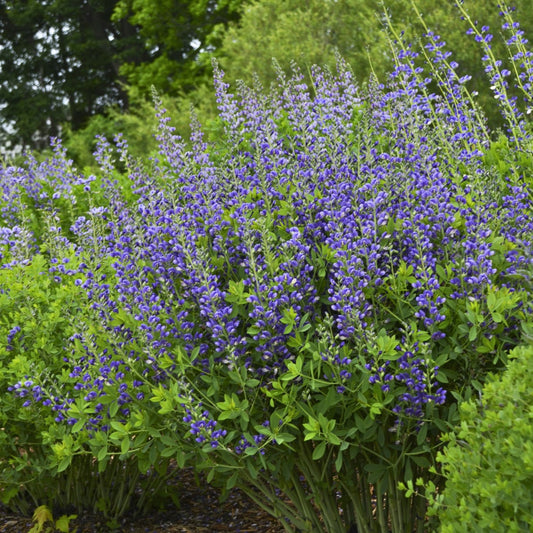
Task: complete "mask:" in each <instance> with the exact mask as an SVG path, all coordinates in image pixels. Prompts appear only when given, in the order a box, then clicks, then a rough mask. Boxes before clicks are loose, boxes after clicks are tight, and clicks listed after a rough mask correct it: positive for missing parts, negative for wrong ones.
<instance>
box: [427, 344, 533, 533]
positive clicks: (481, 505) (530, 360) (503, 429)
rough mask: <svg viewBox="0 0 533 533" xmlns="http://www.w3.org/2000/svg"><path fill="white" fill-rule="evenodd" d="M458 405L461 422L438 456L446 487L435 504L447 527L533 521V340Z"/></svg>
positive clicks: (457, 529)
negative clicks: (475, 394) (473, 396)
mask: <svg viewBox="0 0 533 533" xmlns="http://www.w3.org/2000/svg"><path fill="white" fill-rule="evenodd" d="M509 358H510V362H509V365H508V368H507V370H506V371H505V372H504V373H503V374H502V375H500V376H493V377H492V378H490V379H489V380H488V381H487V383H485V385H484V386H483V390H482V394H481V396H480V399H479V400H478V401H475V400H473V399H472V400H471V401H469V402H466V403H463V404H461V405H460V408H459V412H460V416H461V423H460V426H459V427H458V428H457V430H456V431H455V432H453V433H448V434H447V435H446V436H445V437H444V439H445V441H446V442H447V445H446V447H445V448H444V450H443V452H442V453H440V454H439V455H438V456H437V460H438V461H439V462H440V463H441V465H442V474H443V475H444V476H445V477H446V488H445V490H444V492H443V493H442V494H441V495H438V496H437V501H436V502H435V503H434V505H433V513H437V515H438V517H439V518H440V521H441V525H442V532H443V533H462V532H464V533H467V532H470V531H480V532H485V531H486V532H487V533H488V532H491V533H500V532H501V533H504V532H505V533H508V532H519V531H530V529H531V527H533V345H529V346H521V347H518V348H515V349H514V350H513V351H512V352H511V353H510V355H509Z"/></svg>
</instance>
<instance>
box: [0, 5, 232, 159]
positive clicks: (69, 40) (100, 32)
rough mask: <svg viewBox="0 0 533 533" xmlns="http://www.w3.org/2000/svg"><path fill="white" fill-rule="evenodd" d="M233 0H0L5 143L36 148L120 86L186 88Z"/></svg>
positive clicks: (121, 98) (80, 120) (121, 96)
mask: <svg viewBox="0 0 533 533" xmlns="http://www.w3.org/2000/svg"><path fill="white" fill-rule="evenodd" d="M240 3H241V0H223V1H220V2H215V1H213V0H195V1H192V2H191V1H189V0H164V1H159V0H83V1H79V0H0V42H1V43H2V46H1V48H0V101H1V102H2V103H3V108H1V115H2V119H3V121H2V126H1V128H0V135H1V136H2V137H3V140H4V142H5V140H6V139H11V140H12V141H13V142H15V143H18V144H22V145H25V146H27V145H29V146H32V147H37V148H39V147H43V146H45V145H47V143H48V138H49V137H50V136H51V135H57V134H58V133H59V132H60V126H61V124H63V123H66V122H68V123H69V124H70V126H71V128H72V129H74V130H76V129H78V128H80V127H82V126H84V125H85V124H86V122H87V119H88V118H89V117H91V116H94V115H95V114H97V113H101V112H103V111H104V110H105V109H107V108H108V107H109V106H112V105H114V106H118V107H119V108H121V109H127V107H128V92H127V90H126V87H125V86H126V84H130V85H132V86H133V87H134V88H135V87H136V88H138V89H139V90H140V91H141V92H144V93H146V92H147V91H148V89H149V87H150V85H151V84H155V85H156V86H157V87H158V89H159V90H161V91H164V92H166V93H168V94H178V93H179V92H184V91H187V90H190V88H191V87H193V86H194V85H195V83H196V80H197V79H199V78H201V77H205V75H206V69H205V66H204V67H202V65H199V64H197V61H196V56H197V52H198V50H199V49H200V47H201V48H202V49H209V47H211V48H212V47H214V46H216V44H217V42H218V40H219V38H218V37H217V35H218V34H219V33H220V27H221V26H223V25H224V24H225V23H226V22H228V21H229V20H236V18H237V15H238V13H237V7H238V5H239V4H240Z"/></svg>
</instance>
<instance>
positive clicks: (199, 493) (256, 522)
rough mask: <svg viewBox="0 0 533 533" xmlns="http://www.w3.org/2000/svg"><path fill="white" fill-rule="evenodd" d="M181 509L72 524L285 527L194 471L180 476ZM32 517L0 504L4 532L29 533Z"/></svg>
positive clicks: (184, 530) (193, 532)
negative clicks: (222, 494) (203, 480)
mask: <svg viewBox="0 0 533 533" xmlns="http://www.w3.org/2000/svg"><path fill="white" fill-rule="evenodd" d="M180 503H181V507H180V509H172V510H169V511H165V512H158V513H155V514H152V515H148V516H143V517H142V518H139V519H136V520H128V519H125V520H123V521H122V522H121V523H120V525H119V526H118V527H117V528H116V529H112V530H110V529H109V527H108V526H107V525H106V520H105V519H104V518H102V517H101V516H92V515H82V516H79V517H78V518H77V519H76V520H73V521H72V522H71V523H70V526H71V527H70V533H108V532H110V531H114V532H116V533H163V532H165V533H210V532H214V533H217V532H227V533H229V532H231V533H282V532H283V528H282V527H281V526H280V525H279V524H278V523H277V522H276V521H275V520H274V519H273V518H271V517H270V516H269V515H268V514H267V513H265V512H264V511H263V510H262V509H260V508H258V507H257V505H256V504H255V503H253V502H252V501H251V500H250V499H249V498H247V497H246V495H245V494H243V493H242V492H241V491H239V490H237V489H236V490H233V491H232V492H231V494H230V496H229V497H228V499H227V500H226V501H225V502H224V503H220V502H219V492H218V491H217V490H216V489H214V488H213V487H210V486H209V485H207V484H206V483H201V484H200V486H199V485H198V484H197V483H196V481H195V479H194V476H193V474H192V472H190V471H186V472H184V473H183V476H180ZM31 527H32V521H31V519H28V518H24V517H20V516H14V515H12V514H9V513H6V512H5V510H2V508H1V507H0V533H27V532H28V531H29V530H30V529H31Z"/></svg>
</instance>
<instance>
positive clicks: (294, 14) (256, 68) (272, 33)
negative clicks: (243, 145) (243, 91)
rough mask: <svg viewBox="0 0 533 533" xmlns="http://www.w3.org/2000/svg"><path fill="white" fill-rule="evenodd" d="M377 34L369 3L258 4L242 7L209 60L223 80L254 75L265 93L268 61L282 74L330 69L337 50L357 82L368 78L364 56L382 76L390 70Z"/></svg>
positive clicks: (274, 0) (282, 0) (294, 0)
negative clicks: (293, 68) (292, 68)
mask: <svg viewBox="0 0 533 533" xmlns="http://www.w3.org/2000/svg"><path fill="white" fill-rule="evenodd" d="M381 30H382V28H381V22H380V20H379V7H378V6H377V5H376V3H375V2H371V1H366V0H340V1H337V2H329V1H328V2H324V1H323V0H310V1H306V2H302V1H301V0H288V1H286V0H262V1H259V2H253V3H251V4H249V5H248V6H246V7H245V9H244V12H243V14H242V18H241V20H240V22H239V23H238V25H233V26H232V27H230V28H229V29H228V31H227V32H226V33H225V34H224V37H223V41H222V45H221V47H220V48H219V49H217V50H215V51H214V55H215V56H216V57H217V59H218V60H219V61H220V63H221V66H222V68H223V69H224V71H225V72H226V75H227V79H228V80H230V81H234V80H236V79H243V80H244V81H245V82H246V83H251V82H252V79H253V76H254V75H257V76H258V78H259V80H260V81H261V82H262V83H263V84H264V85H265V86H267V87H268V86H269V85H270V83H272V82H274V81H275V80H276V78H277V72H276V69H275V68H274V65H273V64H272V58H275V59H276V61H277V62H278V63H279V64H280V65H281V67H282V68H283V69H285V70H288V69H289V67H290V64H291V63H292V62H296V63H297V64H298V65H299V66H300V67H301V68H302V69H303V70H304V71H307V70H308V69H309V68H310V67H311V65H321V66H323V65H328V66H330V67H335V64H336V59H335V51H336V50H338V52H339V53H340V54H341V56H342V57H343V58H344V59H345V60H346V61H347V62H348V63H349V64H350V65H351V66H352V68H353V70H354V72H355V73H356V76H357V79H358V80H360V81H361V82H362V81H364V80H366V79H367V78H368V76H369V74H370V72H371V65H370V60H369V56H370V57H371V58H372V68H374V69H375V70H376V71H377V72H378V73H379V74H381V75H382V76H384V73H385V72H386V70H387V69H388V68H390V67H391V66H392V61H391V58H390V55H389V54H388V44H387V39H386V36H385V34H384V32H383V31H381ZM308 80H309V78H308Z"/></svg>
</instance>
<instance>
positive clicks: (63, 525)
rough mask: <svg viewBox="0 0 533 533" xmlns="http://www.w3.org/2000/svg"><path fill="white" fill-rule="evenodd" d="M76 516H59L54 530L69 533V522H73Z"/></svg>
mask: <svg viewBox="0 0 533 533" xmlns="http://www.w3.org/2000/svg"><path fill="white" fill-rule="evenodd" d="M76 518H77V515H75V514H71V515H69V516H66V515H63V516H60V517H59V518H58V519H57V520H56V523H55V527H56V529H59V531H61V532H62V533H69V531H70V521H71V520H75V519H76Z"/></svg>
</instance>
